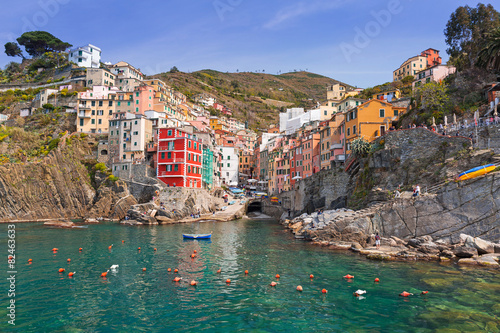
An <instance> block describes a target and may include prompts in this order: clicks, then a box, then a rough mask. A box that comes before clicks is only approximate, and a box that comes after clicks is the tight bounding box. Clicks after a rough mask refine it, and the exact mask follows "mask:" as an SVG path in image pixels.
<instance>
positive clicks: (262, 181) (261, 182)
mask: <svg viewBox="0 0 500 333" xmlns="http://www.w3.org/2000/svg"><path fill="white" fill-rule="evenodd" d="M259 184H267V182H266V181H265V180H261V181H260V182H259Z"/></svg>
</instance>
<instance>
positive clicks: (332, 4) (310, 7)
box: [264, 0, 344, 29]
mask: <svg viewBox="0 0 500 333" xmlns="http://www.w3.org/2000/svg"><path fill="white" fill-rule="evenodd" d="M343 2H344V1H343V0H333V1H332V0H326V1H325V0H316V1H310V2H298V3H295V4H293V5H290V6H287V7H285V8H283V9H281V10H279V11H278V12H277V13H276V15H275V16H274V17H273V18H272V19H271V20H270V21H269V22H267V23H266V24H264V28H265V29H273V28H276V27H278V26H279V25H281V24H282V23H284V22H286V21H289V20H291V19H294V18H296V17H299V16H304V15H311V14H314V13H317V12H320V11H324V10H330V9H333V8H337V7H339V6H340V5H341V4H342V3H343Z"/></svg>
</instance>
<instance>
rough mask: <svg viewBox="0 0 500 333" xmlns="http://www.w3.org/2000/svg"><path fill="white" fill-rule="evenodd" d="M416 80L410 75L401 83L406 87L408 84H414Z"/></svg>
mask: <svg viewBox="0 0 500 333" xmlns="http://www.w3.org/2000/svg"><path fill="white" fill-rule="evenodd" d="M414 79H415V78H414V77H413V75H408V76H405V77H404V78H403V79H402V80H401V82H402V83H403V84H404V85H405V86H406V85H407V84H411V83H412V82H413V80H414Z"/></svg>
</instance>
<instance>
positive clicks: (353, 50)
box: [0, 0, 500, 88]
mask: <svg viewBox="0 0 500 333" xmlns="http://www.w3.org/2000/svg"><path fill="white" fill-rule="evenodd" d="M2 1H5V3H4V6H3V9H2V11H0V42H1V43H2V45H3V44H5V43H6V42H9V41H15V39H16V38H18V37H19V36H20V35H21V34H22V33H23V32H26V31H32V30H43V31H48V32H50V33H52V34H53V35H54V36H56V37H58V38H60V39H61V40H63V41H65V42H68V43H70V44H72V45H73V46H75V47H76V46H82V45H86V44H88V43H90V44H93V45H96V46H98V47H100V48H101V49H102V59H101V61H103V62H112V63H116V62H118V61H121V60H123V61H127V62H129V63H130V64H131V65H133V66H135V67H137V68H140V69H141V71H142V72H144V73H145V74H148V75H151V74H156V73H160V72H165V71H168V70H169V69H170V68H172V67H173V66H176V67H177V68H178V69H179V70H181V71H184V72H193V71H197V70H201V69H214V70H218V71H222V72H236V71H240V72H241V71H251V72H255V71H260V72H262V71H265V73H270V74H278V73H285V72H290V71H294V70H307V71H309V72H313V73H318V74H322V75H325V76H328V77H331V78H333V79H336V80H339V81H342V82H345V83H347V84H350V85H353V86H357V87H362V88H366V87H371V86H374V85H377V84H381V83H384V82H388V81H392V72H393V70H395V69H397V68H398V67H399V66H400V65H401V64H402V63H403V62H404V61H405V60H406V59H408V58H410V57H412V56H414V55H417V54H419V53H420V52H421V51H423V50H425V49H427V48H434V49H438V50H440V51H441V52H440V54H441V56H442V57H443V62H446V61H447V60H448V55H447V54H446V44H445V41H444V34H443V31H444V29H445V26H446V22H447V21H448V19H449V18H450V15H451V13H452V12H453V11H455V9H456V8H457V7H458V6H461V5H469V6H473V7H475V6H476V5H477V3H478V2H476V1H462V0H438V1H435V0H434V1H430V0H420V1H417V0H357V1H355V0H301V1H297V0H191V1H186V0H140V1H137V0H133V1H132V0H101V1H96V0H87V1H77V0H23V1H8V5H7V0H2ZM485 3H488V2H485ZM492 3H493V2H492ZM496 7H497V8H496V9H497V10H499V11H500V8H498V7H500V6H496ZM13 60H15V61H18V62H19V61H20V59H19V58H12V57H8V56H7V55H5V53H3V52H2V53H1V55H0V66H1V67H2V68H3V67H4V66H5V65H6V64H7V63H9V62H10V61H13Z"/></svg>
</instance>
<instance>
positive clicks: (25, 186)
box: [0, 142, 135, 221]
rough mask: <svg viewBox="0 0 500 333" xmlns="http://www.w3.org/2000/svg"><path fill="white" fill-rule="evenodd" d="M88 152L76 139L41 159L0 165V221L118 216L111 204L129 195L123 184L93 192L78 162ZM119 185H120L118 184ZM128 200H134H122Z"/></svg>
mask: <svg viewBox="0 0 500 333" xmlns="http://www.w3.org/2000/svg"><path fill="white" fill-rule="evenodd" d="M89 153H90V151H89V150H88V148H87V147H85V146H84V145H82V144H81V143H79V142H74V143H73V144H72V145H71V147H62V148H60V149H56V150H54V151H52V152H51V153H50V154H49V155H48V156H47V157H46V158H44V159H43V161H42V162H39V163H26V164H22V163H18V164H5V165H2V166H0V216H1V218H0V220H1V221H12V220H35V219H48V218H82V217H108V216H109V217H113V215H116V217H122V215H124V213H123V214H122V213H120V212H121V211H122V210H124V211H125V212H126V210H127V209H128V207H127V208H126V209H125V208H123V209H121V210H120V209H115V207H114V206H115V205H114V203H116V202H117V201H118V200H120V199H121V198H123V197H126V196H128V195H129V193H128V190H127V186H126V184H124V183H122V182H120V181H117V182H116V184H115V185H114V186H112V187H109V186H101V187H99V189H98V190H97V191H96V190H95V189H94V188H93V187H92V185H91V180H90V175H89V171H88V170H87V168H86V167H85V165H84V164H83V163H82V160H83V159H84V156H85V155H88V154H89ZM120 184H121V185H120ZM122 201H125V202H126V203H130V202H132V201H133V203H135V199H134V200H129V199H127V201H126V200H122Z"/></svg>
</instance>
